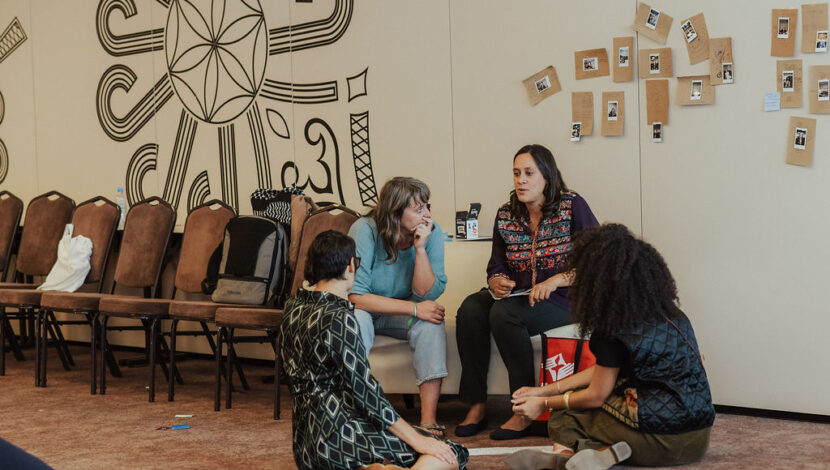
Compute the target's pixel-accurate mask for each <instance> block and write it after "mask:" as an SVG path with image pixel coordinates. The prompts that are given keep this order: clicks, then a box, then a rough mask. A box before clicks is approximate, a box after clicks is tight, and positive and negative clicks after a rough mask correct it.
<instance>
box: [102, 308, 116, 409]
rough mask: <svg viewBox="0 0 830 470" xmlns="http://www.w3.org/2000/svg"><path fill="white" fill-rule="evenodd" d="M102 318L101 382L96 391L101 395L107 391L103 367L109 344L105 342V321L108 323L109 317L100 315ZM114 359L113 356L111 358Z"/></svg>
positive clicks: (105, 369) (105, 372) (105, 370)
mask: <svg viewBox="0 0 830 470" xmlns="http://www.w3.org/2000/svg"><path fill="white" fill-rule="evenodd" d="M101 317H102V318H103V319H102V320H101V342H100V345H101V384H100V388H99V390H98V392H99V393H100V394H101V395H104V394H106V393H107V368H106V367H104V364H106V360H107V350H108V349H109V344H108V343H107V323H109V319H110V317H109V316H107V315H101ZM113 359H115V358H113Z"/></svg>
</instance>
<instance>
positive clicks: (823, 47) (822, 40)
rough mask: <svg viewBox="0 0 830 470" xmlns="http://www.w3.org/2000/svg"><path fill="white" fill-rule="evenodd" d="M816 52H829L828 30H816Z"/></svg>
mask: <svg viewBox="0 0 830 470" xmlns="http://www.w3.org/2000/svg"><path fill="white" fill-rule="evenodd" d="M816 52H827V31H818V32H816Z"/></svg>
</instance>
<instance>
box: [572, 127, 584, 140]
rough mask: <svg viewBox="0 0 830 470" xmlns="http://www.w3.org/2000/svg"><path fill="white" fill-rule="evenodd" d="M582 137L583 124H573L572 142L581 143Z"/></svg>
mask: <svg viewBox="0 0 830 470" xmlns="http://www.w3.org/2000/svg"><path fill="white" fill-rule="evenodd" d="M581 137H582V123H581V122H573V123H571V142H579V139H580V138H581Z"/></svg>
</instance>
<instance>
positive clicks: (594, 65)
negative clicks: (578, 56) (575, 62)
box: [582, 57, 599, 72]
mask: <svg viewBox="0 0 830 470" xmlns="http://www.w3.org/2000/svg"><path fill="white" fill-rule="evenodd" d="M594 70H599V59H597V58H596V57H586V58H584V59H582V71H583V72H593V71H594Z"/></svg>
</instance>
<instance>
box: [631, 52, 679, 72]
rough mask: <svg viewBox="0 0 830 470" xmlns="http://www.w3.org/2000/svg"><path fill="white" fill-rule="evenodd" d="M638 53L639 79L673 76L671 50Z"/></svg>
mask: <svg viewBox="0 0 830 470" xmlns="http://www.w3.org/2000/svg"><path fill="white" fill-rule="evenodd" d="M638 53H639V55H640V65H639V71H640V78H669V77H672V76H673V75H674V72H673V69H672V57H671V48H669V47H662V48H660V49H640V50H639V51H638Z"/></svg>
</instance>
